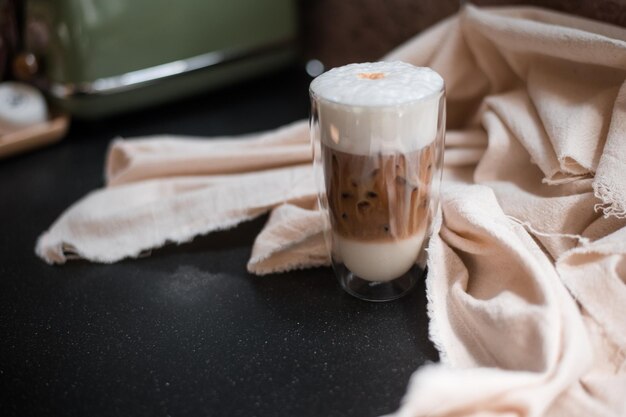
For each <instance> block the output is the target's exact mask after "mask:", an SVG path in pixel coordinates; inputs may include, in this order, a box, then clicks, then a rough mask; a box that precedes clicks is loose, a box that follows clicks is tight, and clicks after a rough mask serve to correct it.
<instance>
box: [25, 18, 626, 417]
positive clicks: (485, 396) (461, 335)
mask: <svg viewBox="0 0 626 417" xmlns="http://www.w3.org/2000/svg"><path fill="white" fill-rule="evenodd" d="M625 40H626V31H625V30H623V29H620V28H616V27H612V26H608V25H604V24H600V23H597V22H592V21H588V20H583V19H579V18H573V17H569V16H566V15H562V14H557V13H552V12H548V11H544V10H540V9H531V8H505V9H477V8H474V7H466V8H465V9H464V10H462V11H461V12H460V13H459V15H457V16H455V17H454V18H451V19H448V20H446V21H444V22H442V23H440V24H439V25H437V26H435V27H434V28H432V29H431V30H429V31H427V32H426V33H424V34H422V35H421V36H419V37H417V38H415V39H413V40H411V41H409V42H408V43H406V44H405V45H403V46H402V47H400V48H399V49H398V50H396V51H394V52H393V53H392V54H391V55H390V56H388V57H387V59H399V60H403V61H407V62H410V63H413V64H416V65H425V66H430V67H432V68H434V69H435V70H437V71H438V72H439V73H440V74H442V76H443V77H444V79H445V80H446V83H447V92H448V115H449V123H448V125H449V126H448V127H449V131H448V134H447V147H446V154H445V160H446V172H445V175H444V177H445V181H444V184H443V192H442V220H441V218H440V220H439V221H441V222H442V224H441V227H440V231H439V233H438V234H436V235H435V236H434V237H433V239H432V240H431V243H430V246H429V249H428V251H429V270H430V272H429V274H428V277H427V291H428V294H427V295H428V310H429V316H430V320H431V321H430V336H431V339H432V341H433V342H434V343H435V345H436V346H437V348H438V350H439V352H440V356H441V363H440V364H431V365H427V366H425V367H422V368H421V369H419V370H418V371H416V373H415V374H414V376H413V377H412V380H411V382H410V385H409V388H408V392H407V394H406V396H405V399H404V401H403V404H402V405H401V407H400V409H399V410H398V411H397V412H396V413H395V415H397V416H406V417H409V416H542V415H547V416H624V415H626V283H625V282H626V220H624V218H625V217H626V137H625V136H626V84H625V82H624V81H625V75H626V41H625ZM242 117H243V116H242ZM309 161H310V147H309V144H308V131H307V125H306V123H305V122H299V123H295V124H293V125H291V126H287V127H284V128H281V129H279V130H277V131H274V132H269V133H265V134H259V135H252V136H250V137H248V138H241V139H238V140H232V139H225V138H224V139H219V138H218V139H216V140H211V141H200V140H193V139H183V138H172V137H152V138H146V139H136V140H130V141H124V140H118V141H115V142H114V143H113V145H112V146H111V149H110V151H109V155H108V159H107V164H106V166H107V168H106V177H107V187H106V188H104V189H102V190H98V191H95V192H93V193H91V194H89V195H88V196H86V197H85V198H84V199H82V200H81V201H79V202H78V203H76V204H75V205H74V206H72V207H71V208H70V209H68V210H67V211H66V212H65V213H64V214H63V215H62V216H61V217H60V218H59V219H58V220H57V222H56V223H55V224H54V225H53V226H52V227H51V228H50V230H48V231H47V232H46V233H44V234H43V235H42V236H41V238H40V240H39V242H38V244H37V253H38V254H39V255H40V256H41V257H42V258H44V259H45V260H46V261H48V262H50V263H63V262H65V260H66V259H67V258H68V257H70V256H72V257H73V256H80V257H83V258H86V259H89V260H92V261H98V262H115V261H117V260H120V259H122V258H125V257H135V256H138V255H139V254H140V253H141V252H142V251H145V250H148V249H150V248H156V247H159V246H161V245H163V244H165V243H167V242H185V241H188V240H190V239H192V238H193V237H194V236H196V235H201V234H206V233H208V232H211V231H213V230H217V229H224V228H228V227H232V226H234V225H236V224H237V223H240V222H242V221H244V220H247V219H251V218H253V217H256V216H259V215H261V214H262V213H265V212H267V211H269V210H271V215H270V218H269V221H268V222H267V225H266V226H265V228H264V229H263V231H262V232H261V233H260V235H259V236H258V238H257V239H256V242H255V244H254V248H253V252H252V257H251V259H250V262H249V264H248V268H249V270H250V271H251V272H253V273H256V274H265V273H270V272H279V271H285V270H289V269H294V268H303V267H310V266H315V265H327V264H328V259H327V256H326V253H325V250H324V246H323V241H322V239H321V235H320V230H321V222H320V218H319V214H318V212H317V211H316V203H315V198H314V194H315V189H314V184H313V179H312V173H311V167H310V163H309ZM303 296H306V294H305V295H303ZM389 354H393V352H389Z"/></svg>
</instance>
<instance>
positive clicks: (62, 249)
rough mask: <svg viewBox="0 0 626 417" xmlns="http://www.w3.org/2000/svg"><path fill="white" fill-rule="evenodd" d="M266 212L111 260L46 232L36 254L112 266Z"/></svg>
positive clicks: (51, 262)
mask: <svg viewBox="0 0 626 417" xmlns="http://www.w3.org/2000/svg"><path fill="white" fill-rule="evenodd" d="M266 211H267V210H264V211H262V212H260V213H253V214H249V215H245V216H241V217H236V218H233V219H230V220H229V221H227V222H223V223H221V224H220V225H219V226H217V225H215V224H212V225H209V227H206V228H204V229H203V230H201V231H199V232H198V233H194V234H192V235H191V236H185V237H180V238H177V239H172V238H167V237H166V238H163V239H160V240H159V241H158V242H155V243H154V244H153V245H151V246H150V247H144V248H138V249H137V250H135V251H132V252H130V253H127V254H126V255H123V256H113V257H111V258H106V257H99V256H89V255H86V254H85V253H84V252H83V251H81V250H79V249H78V248H76V246H74V245H72V244H71V243H68V242H65V241H62V240H59V241H57V242H54V243H51V242H49V239H50V231H46V232H44V233H43V234H42V235H41V236H39V238H38V239H37V244H36V246H35V254H36V255H37V256H38V257H39V258H41V259H43V260H44V261H45V262H46V263H47V264H49V265H55V264H59V265H62V264H64V263H65V262H66V261H67V260H72V259H85V260H88V261H90V262H98V263H103V264H111V263H114V262H118V261H121V260H122V259H136V258H140V257H142V256H143V255H144V254H145V253H146V251H151V250H153V249H159V248H162V247H163V246H165V245H167V244H170V243H174V244H177V245H181V244H184V243H188V242H191V241H192V240H193V239H194V238H196V237H198V236H204V235H208V234H209V233H212V232H218V231H221V230H227V229H232V228H233V227H236V226H237V225H239V224H240V223H243V222H246V221H250V220H253V219H255V218H257V217H259V216H261V215H263V214H264V213H265V212H266ZM66 249H68V251H67V252H66Z"/></svg>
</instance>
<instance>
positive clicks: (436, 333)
mask: <svg viewBox="0 0 626 417" xmlns="http://www.w3.org/2000/svg"><path fill="white" fill-rule="evenodd" d="M442 223H443V214H442V211H441V209H439V211H438V213H437V215H436V217H435V221H434V225H433V233H432V236H433V237H434V236H435V235H437V236H438V235H439V230H440V229H441V225H442ZM434 240H435V239H433V238H432V237H431V239H430V242H428V247H427V248H426V252H427V254H428V258H427V259H428V261H427V266H428V273H427V275H426V315H427V316H428V339H429V340H430V341H431V342H432V343H433V345H434V346H435V349H437V352H438V353H439V361H440V362H441V363H443V364H447V363H449V358H448V352H447V350H446V348H445V347H444V343H443V340H442V338H441V332H440V330H439V324H438V320H437V317H436V315H435V307H434V305H435V300H434V298H433V295H432V293H433V286H434V284H433V282H434V279H435V278H434V277H433V274H432V269H431V267H430V254H431V247H432V245H433V242H434Z"/></svg>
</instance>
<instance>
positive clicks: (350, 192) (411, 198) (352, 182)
mask: <svg viewBox="0 0 626 417" xmlns="http://www.w3.org/2000/svg"><path fill="white" fill-rule="evenodd" d="M322 148H323V151H322V152H323V163H324V176H325V181H326V190H327V198H328V206H329V211H330V220H331V226H332V228H333V230H334V231H335V232H336V233H339V234H340V235H342V236H343V237H346V238H352V239H357V240H395V239H402V238H406V237H409V236H411V235H414V234H416V233H418V232H420V230H422V229H423V228H424V227H425V226H426V225H427V224H428V205H429V200H430V184H431V179H432V175H433V174H432V173H433V169H434V167H433V163H434V161H435V144H434V143H433V144H431V145H429V146H427V147H425V148H422V149H420V150H417V151H413V152H409V153H397V154H376V155H355V154H349V153H345V152H341V151H338V150H336V149H333V148H331V147H329V146H326V145H323V146H322Z"/></svg>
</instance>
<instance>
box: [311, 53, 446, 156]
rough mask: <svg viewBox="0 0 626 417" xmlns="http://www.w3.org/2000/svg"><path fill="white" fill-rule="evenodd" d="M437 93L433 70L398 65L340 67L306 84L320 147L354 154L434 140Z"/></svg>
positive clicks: (414, 146) (408, 147)
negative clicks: (312, 100) (313, 102)
mask: <svg viewBox="0 0 626 417" xmlns="http://www.w3.org/2000/svg"><path fill="white" fill-rule="evenodd" d="M443 90H444V82H443V79H442V78H441V76H439V74H437V73H436V72H435V71H433V70H431V69H430V68H423V67H415V66H413V65H411V64H407V63H404V62H374V63H363V64H351V65H346V66H344V67H340V68H334V69H331V70H330V71H328V72H326V73H324V74H322V75H320V76H319V77H317V78H316V79H315V80H313V82H312V83H311V92H312V93H313V95H314V96H315V97H316V98H317V99H318V100H317V102H318V104H319V105H318V108H317V112H318V117H319V126H320V129H321V132H320V133H321V138H322V143H324V144H325V145H327V146H330V147H332V148H334V149H337V150H339V151H343V152H347V153H351V154H357V155H372V154H376V153H383V154H391V153H398V152H401V153H406V152H411V151H415V150H419V149H421V148H423V147H425V146H427V145H429V144H430V143H431V142H432V141H433V140H435V138H436V136H437V127H438V126H437V122H438V119H439V116H440V115H439V113H440V99H441V97H442V95H443ZM441 110H443V109H441Z"/></svg>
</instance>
